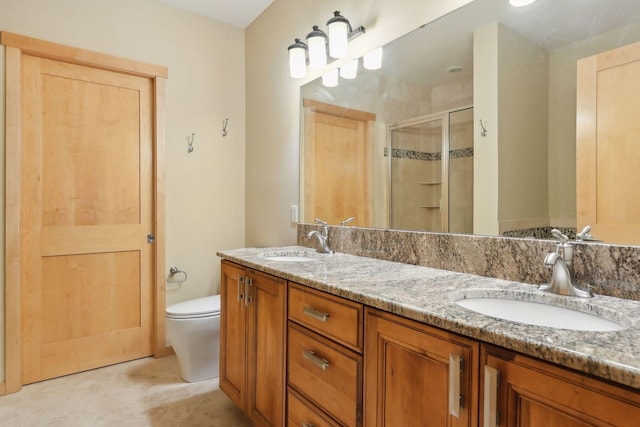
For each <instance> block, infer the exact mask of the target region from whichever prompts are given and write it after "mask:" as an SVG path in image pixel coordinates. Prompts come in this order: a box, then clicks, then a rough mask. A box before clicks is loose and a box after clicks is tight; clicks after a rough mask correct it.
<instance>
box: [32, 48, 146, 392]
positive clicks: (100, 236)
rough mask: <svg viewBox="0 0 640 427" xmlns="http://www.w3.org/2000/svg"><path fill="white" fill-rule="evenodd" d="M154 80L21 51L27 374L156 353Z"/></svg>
mask: <svg viewBox="0 0 640 427" xmlns="http://www.w3.org/2000/svg"><path fill="white" fill-rule="evenodd" d="M152 89H153V87H152V83H151V81H150V80H149V79H148V78H142V77H136V76H131V75H126V74H121V73H118V72H111V71H107V70H102V69H96V68H90V67H86V66H81V65H75V64H70V63H66V62H61V61H56V60H50V59H44V58H40V57H34V56H24V57H23V59H22V94H23V96H22V116H23V122H22V133H23V153H22V191H23V200H22V217H21V220H22V224H21V235H22V239H21V247H22V252H21V255H22V273H21V274H22V288H21V293H22V296H21V300H22V381H23V383H24V384H27V383H31V382H34V381H40V380H44V379H48V378H52V377H57V376H61V375H65V374H69V373H74V372H78V371H82V370H86V369H91V368H96V367H100V366H105V365H108V364H113V363H116V362H122V361H126V360H132V359H135V358H140V357H144V356H149V355H151V354H152V353H153V350H152V327H153V309H152V308H153V307H152V297H153V287H152V283H153V251H152V246H151V245H150V244H149V243H147V235H148V234H153V232H154V226H153V204H152V190H153V183H152V158H153V135H152V133H153V90H152Z"/></svg>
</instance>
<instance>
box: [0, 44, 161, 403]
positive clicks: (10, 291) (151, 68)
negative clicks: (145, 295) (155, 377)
mask: <svg viewBox="0 0 640 427" xmlns="http://www.w3.org/2000/svg"><path fill="white" fill-rule="evenodd" d="M0 44H2V45H4V46H5V87H6V93H5V106H6V109H5V210H4V213H5V259H4V261H5V273H4V278H5V382H4V384H3V383H0V395H2V394H5V393H15V392H17V391H19V390H20V389H21V388H22V379H21V374H20V373H21V368H22V367H21V353H22V344H21V332H20V331H21V313H20V305H21V304H20V288H21V274H20V271H21V259H20V258H21V248H20V229H21V227H20V226H21V224H20V218H21V205H22V199H21V197H22V195H21V175H22V173H21V172H22V171H21V168H22V163H21V155H22V143H23V141H22V132H21V129H22V117H21V79H22V75H21V63H22V56H23V55H29V56H36V57H40V58H47V59H53V60H56V61H61V62H68V63H71V64H76V65H84V66H89V67H93V68H99V69H104V70H108V71H113V72H120V73H125V74H129V75H134V76H138V77H143V78H148V79H150V80H151V81H152V84H153V95H154V100H153V102H154V105H153V108H154V111H153V118H154V123H153V126H152V129H153V148H152V149H153V172H152V174H153V176H152V181H153V190H152V197H153V228H154V230H153V232H154V235H155V244H154V248H153V252H154V254H153V262H154V266H153V267H152V269H153V274H154V277H153V301H152V305H153V310H154V315H153V320H154V324H153V328H152V331H153V332H152V335H153V336H152V342H153V344H152V347H153V355H154V356H155V357H162V356H165V355H166V354H167V349H166V346H165V322H164V313H165V308H166V307H165V305H166V303H165V288H164V275H165V273H164V270H165V245H166V243H165V241H166V240H165V221H166V218H165V179H166V175H165V117H164V116H165V82H166V79H167V77H168V70H167V68H166V67H162V66H158V65H153V64H146V63H142V62H138V61H133V60H129V59H125V58H119V57H115V56H111V55H105V54H101V53H97V52H92V51H88V50H83V49H78V48H74V47H69V46H65V45H61V44H57V43H51V42H48V41H44V40H39V39H34V38H31V37H25V36H21V35H18V34H13V33H8V32H0Z"/></svg>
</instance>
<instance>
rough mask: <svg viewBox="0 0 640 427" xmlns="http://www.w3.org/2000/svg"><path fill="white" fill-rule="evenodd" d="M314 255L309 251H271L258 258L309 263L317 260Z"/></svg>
mask: <svg viewBox="0 0 640 427" xmlns="http://www.w3.org/2000/svg"><path fill="white" fill-rule="evenodd" d="M314 255H315V252H311V251H272V252H263V253H261V254H260V255H258V256H259V257H260V258H264V259H267V260H269V261H280V262H309V261H316V260H317V258H316V257H315V256H314Z"/></svg>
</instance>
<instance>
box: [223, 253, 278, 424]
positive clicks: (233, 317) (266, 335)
mask: <svg viewBox="0 0 640 427" xmlns="http://www.w3.org/2000/svg"><path fill="white" fill-rule="evenodd" d="M221 276H222V277H221V319H220V348H221V351H220V388H221V389H222V390H223V391H224V392H225V393H226V394H227V395H228V396H229V397H230V398H231V400H233V401H234V402H235V404H236V405H237V406H238V407H239V408H241V409H242V410H243V411H244V412H245V413H246V414H247V416H248V417H249V418H250V419H251V421H252V422H253V424H254V425H255V426H256V427H283V426H284V425H285V424H284V408H285V327H286V314H285V313H286V305H285V304H286V289H287V286H286V281H285V280H283V279H279V278H277V277H274V276H271V275H267V274H264V273H260V272H257V271H254V270H251V269H248V268H244V267H242V266H239V265H237V264H234V263H231V262H229V261H226V260H223V261H222V267H221Z"/></svg>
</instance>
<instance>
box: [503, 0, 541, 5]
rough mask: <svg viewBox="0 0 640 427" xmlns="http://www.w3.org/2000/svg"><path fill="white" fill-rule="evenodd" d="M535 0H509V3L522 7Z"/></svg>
mask: <svg viewBox="0 0 640 427" xmlns="http://www.w3.org/2000/svg"><path fill="white" fill-rule="evenodd" d="M534 1H536V0H509V4H510V5H511V6H515V7H522V6H526V5H528V4H531V3H533V2H534Z"/></svg>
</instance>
